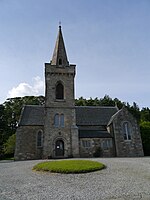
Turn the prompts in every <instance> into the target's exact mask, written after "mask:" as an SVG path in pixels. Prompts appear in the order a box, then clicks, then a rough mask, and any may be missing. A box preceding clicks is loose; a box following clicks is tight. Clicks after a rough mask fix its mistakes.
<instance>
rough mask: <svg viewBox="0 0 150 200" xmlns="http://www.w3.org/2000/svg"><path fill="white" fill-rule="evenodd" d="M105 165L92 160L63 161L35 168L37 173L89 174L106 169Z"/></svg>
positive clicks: (47, 163) (43, 163) (39, 164)
mask: <svg viewBox="0 0 150 200" xmlns="http://www.w3.org/2000/svg"><path fill="white" fill-rule="evenodd" d="M104 168H105V165H104V164H102V163H99V162H96V161H90V160H61V161H48V162H41V163H38V164H37V165H35V166H34V167H33V170H36V171H49V172H55V173H65V174H69V173H87V172H93V171H97V170H101V169H104Z"/></svg>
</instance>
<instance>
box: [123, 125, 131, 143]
mask: <svg viewBox="0 0 150 200" xmlns="http://www.w3.org/2000/svg"><path fill="white" fill-rule="evenodd" d="M122 128H123V137H124V140H131V125H130V123H129V122H124V123H123V125H122Z"/></svg>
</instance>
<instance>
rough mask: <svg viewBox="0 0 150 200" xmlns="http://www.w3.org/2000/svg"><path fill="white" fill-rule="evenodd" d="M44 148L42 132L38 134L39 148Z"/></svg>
mask: <svg viewBox="0 0 150 200" xmlns="http://www.w3.org/2000/svg"><path fill="white" fill-rule="evenodd" d="M42 146H43V131H42V130H40V131H38V133H37V147H42Z"/></svg>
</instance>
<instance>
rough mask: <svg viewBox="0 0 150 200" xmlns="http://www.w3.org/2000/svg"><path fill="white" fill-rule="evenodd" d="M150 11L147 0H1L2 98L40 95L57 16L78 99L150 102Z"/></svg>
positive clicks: (149, 4)
mask: <svg viewBox="0 0 150 200" xmlns="http://www.w3.org/2000/svg"><path fill="white" fill-rule="evenodd" d="M149 11H150V1H149V0H53V1H52V0H0V30H1V31H0V69H1V72H0V103H3V102H4V101H5V100H6V98H8V97H15V96H24V95H44V63H46V62H49V61H50V59H51V57H52V53H53V49H54V46H55V41H56V36H57V32H58V24H59V21H61V22H62V31H63V36H64V41H65V45H66V50H67V55H68V59H69V61H70V63H71V64H76V65H77V75H76V98H78V97H80V96H83V97H85V98H90V97H92V98H95V97H98V98H102V97H103V96H104V95H105V94H107V95H109V96H110V97H112V98H115V97H116V98H118V99H120V100H122V101H124V102H129V103H130V104H132V102H136V103H137V104H138V105H139V106H140V108H142V107H150V25H149V23H150V12H149Z"/></svg>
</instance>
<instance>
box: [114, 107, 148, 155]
mask: <svg viewBox="0 0 150 200" xmlns="http://www.w3.org/2000/svg"><path fill="white" fill-rule="evenodd" d="M124 122H128V123H129V124H130V127H129V128H130V133H131V139H124V130H123V123H124ZM113 129H114V139H115V144H116V156H118V157H138V156H143V155H144V154H143V147H142V140H141V135H140V129H139V126H138V124H137V121H136V119H135V118H134V117H133V116H132V115H131V114H130V113H129V112H128V110H127V109H126V108H123V109H122V110H120V111H119V112H118V114H117V115H116V116H115V118H114V120H113Z"/></svg>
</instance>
